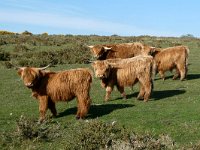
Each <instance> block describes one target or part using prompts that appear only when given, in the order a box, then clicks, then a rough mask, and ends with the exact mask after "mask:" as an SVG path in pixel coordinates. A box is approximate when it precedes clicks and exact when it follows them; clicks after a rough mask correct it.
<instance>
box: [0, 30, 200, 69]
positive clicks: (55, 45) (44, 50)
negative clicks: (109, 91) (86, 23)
mask: <svg viewBox="0 0 200 150" xmlns="http://www.w3.org/2000/svg"><path fill="white" fill-rule="evenodd" d="M26 33H27V32H25V33H23V34H5V35H4V34H2V35H1V34H0V50H1V51H0V58H1V59H0V61H11V63H12V64H15V65H16V66H24V65H25V66H26V65H29V66H36V67H41V66H45V65H47V64H49V63H50V62H51V63H53V64H54V65H55V64H76V63H78V64H82V63H87V62H88V60H90V59H91V57H92V56H91V53H90V49H89V48H88V47H87V45H95V44H107V43H128V42H141V43H144V44H147V45H150V46H155V47H158V48H165V47H170V46H177V45H187V42H191V41H193V42H195V43H197V44H198V43H199V41H200V40H199V39H197V38H192V39H191V38H190V39H189V41H188V39H186V38H173V37H171V38H170V37H169V38H166V37H151V36H138V37H135V36H131V37H120V36H97V35H90V36H81V35H78V36H73V35H48V34H41V35H33V34H29V33H27V34H26ZM2 55H3V56H2ZM2 64H5V63H2ZM5 66H7V65H5ZM8 67H9V66H8Z"/></svg>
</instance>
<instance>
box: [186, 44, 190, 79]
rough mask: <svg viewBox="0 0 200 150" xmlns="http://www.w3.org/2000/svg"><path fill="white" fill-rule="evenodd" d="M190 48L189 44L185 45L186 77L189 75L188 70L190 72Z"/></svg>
mask: <svg viewBox="0 0 200 150" xmlns="http://www.w3.org/2000/svg"><path fill="white" fill-rule="evenodd" d="M189 52H190V50H189V48H188V47H187V46H185V69H186V72H185V77H186V76H187V72H188V64H189V62H188V57H189Z"/></svg>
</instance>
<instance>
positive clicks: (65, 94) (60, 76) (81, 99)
mask: <svg viewBox="0 0 200 150" xmlns="http://www.w3.org/2000/svg"><path fill="white" fill-rule="evenodd" d="M46 68H47V67H44V68H34V67H21V68H19V69H18V74H19V75H20V76H21V78H22V80H23V82H24V85H25V86H26V87H28V88H30V89H31V90H32V96H33V97H35V98H36V99H38V100H39V112H40V119H39V120H40V121H43V120H44V119H45V114H46V111H47V109H50V110H51V113H52V114H53V116H56V115H57V111H56V107H55V103H56V102H58V101H70V100H72V99H74V98H75V97H76V98H77V103H78V110H77V114H76V118H77V119H79V118H84V117H85V116H86V114H87V113H88V110H89V107H90V103H91V100H90V96H89V92H90V86H91V82H92V75H91V73H92V72H91V70H89V69H86V68H85V69H84V68H79V69H71V70H66V71H60V72H50V71H45V70H44V69H46Z"/></svg>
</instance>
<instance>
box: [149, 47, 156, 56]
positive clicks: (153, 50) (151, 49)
mask: <svg viewBox="0 0 200 150" xmlns="http://www.w3.org/2000/svg"><path fill="white" fill-rule="evenodd" d="M155 52H156V47H150V55H153V54H154V53H155Z"/></svg>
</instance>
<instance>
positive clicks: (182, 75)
mask: <svg viewBox="0 0 200 150" xmlns="http://www.w3.org/2000/svg"><path fill="white" fill-rule="evenodd" d="M177 68H178V70H179V72H180V80H181V81H182V80H183V79H185V75H186V72H187V71H186V70H187V69H186V67H185V65H184V64H177Z"/></svg>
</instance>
